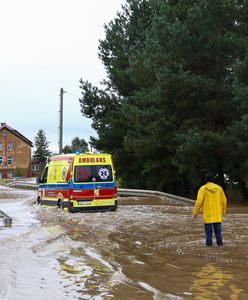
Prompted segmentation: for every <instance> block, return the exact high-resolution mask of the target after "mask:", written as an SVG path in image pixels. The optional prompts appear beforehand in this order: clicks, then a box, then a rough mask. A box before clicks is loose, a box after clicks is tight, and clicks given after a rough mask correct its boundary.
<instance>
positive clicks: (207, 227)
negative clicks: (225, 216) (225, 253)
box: [204, 223, 223, 246]
mask: <svg viewBox="0 0 248 300" xmlns="http://www.w3.org/2000/svg"><path fill="white" fill-rule="evenodd" d="M204 226H205V234H206V245H207V246H212V244H213V242H212V235H213V229H214V234H215V238H216V243H217V245H218V246H222V245H223V242H222V233H221V223H209V224H204Z"/></svg>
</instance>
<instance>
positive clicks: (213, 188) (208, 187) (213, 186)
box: [205, 182, 218, 193]
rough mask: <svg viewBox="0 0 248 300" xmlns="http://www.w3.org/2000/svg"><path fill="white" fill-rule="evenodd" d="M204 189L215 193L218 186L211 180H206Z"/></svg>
mask: <svg viewBox="0 0 248 300" xmlns="http://www.w3.org/2000/svg"><path fill="white" fill-rule="evenodd" d="M205 189H206V190H207V191H208V192H210V193H216V192H217V191H218V186H216V184H214V183H212V182H208V183H207V184H206V185H205Z"/></svg>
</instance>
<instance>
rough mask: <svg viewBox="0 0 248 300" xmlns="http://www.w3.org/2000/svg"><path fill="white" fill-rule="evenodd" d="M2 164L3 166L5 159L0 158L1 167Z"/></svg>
mask: <svg viewBox="0 0 248 300" xmlns="http://www.w3.org/2000/svg"><path fill="white" fill-rule="evenodd" d="M2 164H3V157H2V156H0V165H2Z"/></svg>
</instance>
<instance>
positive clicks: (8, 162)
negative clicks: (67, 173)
mask: <svg viewBox="0 0 248 300" xmlns="http://www.w3.org/2000/svg"><path fill="white" fill-rule="evenodd" d="M12 163H13V158H12V157H11V156H9V157H8V159H7V164H8V165H12Z"/></svg>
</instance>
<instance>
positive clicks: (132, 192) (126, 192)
mask: <svg viewBox="0 0 248 300" xmlns="http://www.w3.org/2000/svg"><path fill="white" fill-rule="evenodd" d="M118 196H133V197H162V198H166V199H168V200H172V201H175V202H180V203H187V204H191V205H194V204H195V201H194V200H192V199H188V198H184V197H181V196H177V195H173V194H168V193H163V192H160V191H152V190H137V189H122V188H118Z"/></svg>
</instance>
